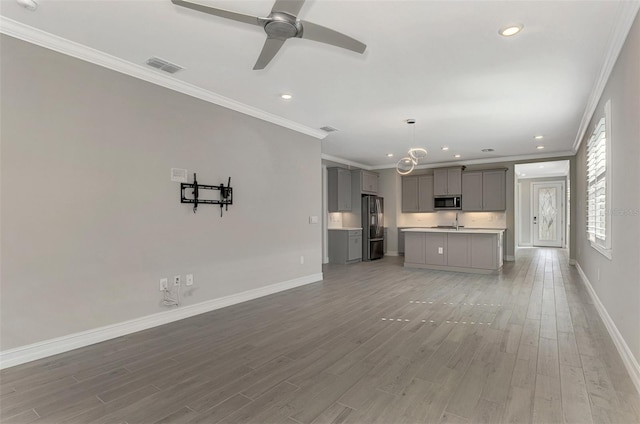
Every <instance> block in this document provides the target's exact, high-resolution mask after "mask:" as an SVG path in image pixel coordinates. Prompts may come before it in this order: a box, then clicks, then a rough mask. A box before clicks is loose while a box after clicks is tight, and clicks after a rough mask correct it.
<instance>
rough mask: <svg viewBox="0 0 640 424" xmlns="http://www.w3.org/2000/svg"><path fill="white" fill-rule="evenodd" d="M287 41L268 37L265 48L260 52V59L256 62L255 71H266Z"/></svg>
mask: <svg viewBox="0 0 640 424" xmlns="http://www.w3.org/2000/svg"><path fill="white" fill-rule="evenodd" d="M285 41H286V39H284V38H273V37H268V38H267V40H266V41H265V42H264V46H263V47H262V51H261V52H260V56H259V57H258V61H257V62H256V64H255V66H254V67H253V70H254V71H255V70H258V69H264V67H265V66H267V65H268V64H269V62H271V59H273V57H274V56H275V55H276V53H278V50H280V47H282V45H283V44H284V42H285Z"/></svg>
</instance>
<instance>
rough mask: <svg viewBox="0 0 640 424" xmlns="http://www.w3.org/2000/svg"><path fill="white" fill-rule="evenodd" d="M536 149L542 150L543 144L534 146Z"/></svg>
mask: <svg viewBox="0 0 640 424" xmlns="http://www.w3.org/2000/svg"><path fill="white" fill-rule="evenodd" d="M536 149H538V150H542V149H544V146H536Z"/></svg>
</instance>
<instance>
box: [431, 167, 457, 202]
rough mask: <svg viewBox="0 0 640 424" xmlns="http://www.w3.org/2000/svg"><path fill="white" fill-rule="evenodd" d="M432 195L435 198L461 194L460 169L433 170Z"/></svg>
mask: <svg viewBox="0 0 640 424" xmlns="http://www.w3.org/2000/svg"><path fill="white" fill-rule="evenodd" d="M433 194H434V195H435V196H447V195H459V194H462V169H461V168H440V169H435V170H434V171H433Z"/></svg>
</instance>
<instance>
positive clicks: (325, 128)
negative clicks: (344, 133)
mask: <svg viewBox="0 0 640 424" xmlns="http://www.w3.org/2000/svg"><path fill="white" fill-rule="evenodd" d="M320 129H321V130H322V131H326V132H328V133H329V132H334V131H338V129H337V128H333V127H330V126H329V125H325V126H324V127H320Z"/></svg>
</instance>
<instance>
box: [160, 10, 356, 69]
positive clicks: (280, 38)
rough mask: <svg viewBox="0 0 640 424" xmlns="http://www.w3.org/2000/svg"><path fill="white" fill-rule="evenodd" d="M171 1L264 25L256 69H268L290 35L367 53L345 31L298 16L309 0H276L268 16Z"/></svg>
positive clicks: (241, 20)
mask: <svg viewBox="0 0 640 424" xmlns="http://www.w3.org/2000/svg"><path fill="white" fill-rule="evenodd" d="M171 2H172V3H173V4H175V5H178V6H183V7H186V8H189V9H193V10H197V11H199V12H204V13H209V14H210V15H215V16H220V17H222V18H227V19H232V20H234V21H238V22H244V23H245V24H252V25H257V26H261V27H263V28H264V31H265V32H266V33H267V40H266V41H265V43H264V46H263V47H262V52H260V56H259V57H258V61H257V62H256V64H255V66H254V67H253V69H254V70H256V69H264V68H265V66H267V64H269V62H271V59H273V57H274V56H275V55H276V53H278V50H280V47H282V45H283V44H284V42H285V41H286V40H287V39H288V38H294V37H295V38H304V39H308V40H313V41H318V42H320V43H325V44H330V45H332V46H336V47H342V48H343V49H347V50H352V51H354V52H357V53H364V51H365V49H366V48H367V46H366V45H365V44H363V43H361V42H360V41H358V40H356V39H354V38H351V37H349V36H348V35H345V34H342V33H341V32H338V31H334V30H332V29H330V28H326V27H323V26H321V25H318V24H314V23H313V22H308V21H302V20H300V19H298V16H297V15H298V12H300V9H301V8H302V5H303V4H304V2H305V0H276V2H275V4H274V5H273V8H272V9H271V13H269V15H268V16H267V17H264V18H261V17H258V16H251V15H245V14H242V13H236V12H231V11H228V10H224V9H218V8H215V7H210V6H205V5H202V4H198V3H192V2H189V1H184V0H171Z"/></svg>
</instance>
